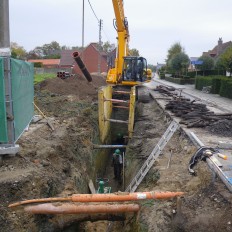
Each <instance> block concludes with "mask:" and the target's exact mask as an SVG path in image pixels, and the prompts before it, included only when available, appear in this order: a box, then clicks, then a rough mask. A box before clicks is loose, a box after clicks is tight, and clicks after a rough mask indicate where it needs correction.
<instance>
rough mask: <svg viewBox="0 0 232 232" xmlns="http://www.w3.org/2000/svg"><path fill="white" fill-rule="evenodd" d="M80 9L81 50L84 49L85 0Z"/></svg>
mask: <svg viewBox="0 0 232 232" xmlns="http://www.w3.org/2000/svg"><path fill="white" fill-rule="evenodd" d="M82 6H83V8H82V48H84V33H85V0H83V5H82Z"/></svg>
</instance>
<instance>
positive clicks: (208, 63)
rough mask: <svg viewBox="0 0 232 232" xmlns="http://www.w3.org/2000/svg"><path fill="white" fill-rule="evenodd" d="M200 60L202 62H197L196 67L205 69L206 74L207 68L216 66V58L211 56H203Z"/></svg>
mask: <svg viewBox="0 0 232 232" xmlns="http://www.w3.org/2000/svg"><path fill="white" fill-rule="evenodd" d="M198 61H202V64H196V68H197V69H199V70H201V71H203V75H205V71H206V70H212V69H213V68H214V60H213V58H211V57H210V56H201V57H200V58H199V59H198Z"/></svg>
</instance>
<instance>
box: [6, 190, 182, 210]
mask: <svg viewBox="0 0 232 232" xmlns="http://www.w3.org/2000/svg"><path fill="white" fill-rule="evenodd" d="M182 195H184V192H135V193H128V192H122V193H110V194H73V195H72V196H70V197H66V198H59V197H56V198H42V199H32V200H26V201H20V202H16V203H14V204H10V205H9V206H8V207H10V208H11V207H15V206H19V205H25V204H30V203H42V202H55V201H72V202H117V201H136V200H145V199H169V198H173V197H178V196H182Z"/></svg>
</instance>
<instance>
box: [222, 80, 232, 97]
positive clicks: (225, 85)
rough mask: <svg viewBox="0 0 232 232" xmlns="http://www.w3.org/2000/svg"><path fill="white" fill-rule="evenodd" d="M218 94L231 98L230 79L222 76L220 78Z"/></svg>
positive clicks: (231, 86) (231, 85) (231, 82)
mask: <svg viewBox="0 0 232 232" xmlns="http://www.w3.org/2000/svg"><path fill="white" fill-rule="evenodd" d="M219 94H220V96H222V97H227V98H231V99H232V79H231V78H223V79H221V88H220V92H219Z"/></svg>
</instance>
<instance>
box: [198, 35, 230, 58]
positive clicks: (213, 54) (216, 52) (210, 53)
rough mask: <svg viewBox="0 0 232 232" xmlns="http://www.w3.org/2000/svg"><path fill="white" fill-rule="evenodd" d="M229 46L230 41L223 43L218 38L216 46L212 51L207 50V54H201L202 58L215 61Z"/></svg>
mask: <svg viewBox="0 0 232 232" xmlns="http://www.w3.org/2000/svg"><path fill="white" fill-rule="evenodd" d="M231 45H232V42H231V41H229V42H226V43H223V41H222V38H219V40H218V44H217V45H216V46H215V47H214V48H213V49H212V50H209V51H208V52H203V53H202V56H209V57H212V58H213V59H217V58H218V57H219V56H220V55H221V54H222V53H224V52H225V50H226V49H227V48H228V47H230V46H231Z"/></svg>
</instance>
